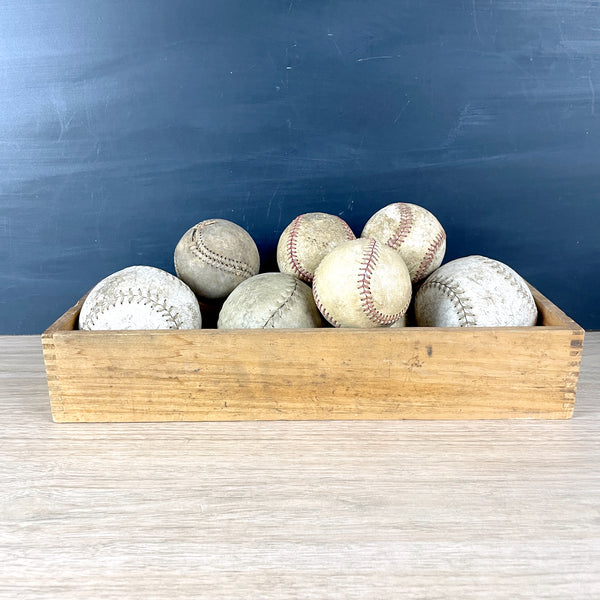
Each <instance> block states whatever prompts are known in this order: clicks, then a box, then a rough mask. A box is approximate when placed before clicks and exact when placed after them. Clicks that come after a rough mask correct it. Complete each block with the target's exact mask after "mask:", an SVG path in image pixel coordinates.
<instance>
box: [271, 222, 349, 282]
mask: <svg viewBox="0 0 600 600" xmlns="http://www.w3.org/2000/svg"><path fill="white" fill-rule="evenodd" d="M354 239H356V236H355V235H354V232H353V231H352V229H351V228H350V226H349V225H348V224H347V223H346V221H344V220H343V219H341V218H340V217H338V216H336V215H330V214H328V213H322V212H313V213H305V214H303V215H299V216H298V217H296V218H295V219H294V220H293V221H292V222H291V223H290V224H289V225H288V226H287V227H286V228H285V229H284V230H283V233H282V234H281V236H280V238H279V243H278V244H277V265H278V266H279V270H280V271H281V272H282V273H290V274H291V275H294V276H295V277H298V278H300V279H302V280H303V281H306V282H307V283H311V282H312V280H313V277H314V275H315V269H316V268H317V267H318V266H319V263H320V262H321V261H322V260H323V258H325V256H327V254H329V253H330V252H331V251H332V250H333V249H334V248H335V247H336V246H339V245H340V244H341V243H342V242H347V241H349V240H354Z"/></svg>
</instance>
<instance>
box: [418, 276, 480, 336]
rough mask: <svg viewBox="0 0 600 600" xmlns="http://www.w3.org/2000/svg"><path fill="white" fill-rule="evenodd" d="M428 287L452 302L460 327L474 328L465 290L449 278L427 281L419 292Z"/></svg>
mask: <svg viewBox="0 0 600 600" xmlns="http://www.w3.org/2000/svg"><path fill="white" fill-rule="evenodd" d="M428 287H434V288H437V289H438V290H439V291H440V292H442V294H444V295H445V296H446V297H447V298H448V299H449V300H450V302H452V306H453V307H454V310H455V311H456V313H457V316H458V320H459V323H460V327H474V326H476V324H477V320H476V316H475V314H474V313H473V306H472V305H471V304H470V303H469V301H468V297H467V295H466V292H465V290H464V289H463V288H462V287H461V286H460V285H459V284H458V283H456V281H454V280H453V279H452V278H450V277H444V278H437V279H427V280H426V281H425V283H424V284H423V285H422V286H421V290H423V289H427V288H428ZM421 290H419V291H421Z"/></svg>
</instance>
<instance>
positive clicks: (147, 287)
mask: <svg viewBox="0 0 600 600" xmlns="http://www.w3.org/2000/svg"><path fill="white" fill-rule="evenodd" d="M445 252H446V233H445V231H444V229H443V227H442V225H441V224H440V222H439V221H438V219H437V218H436V217H435V216H434V215H433V214H432V213H431V212H429V211H428V210H426V209H425V208H423V207H421V206H417V205H415V204H409V203H405V202H397V203H394V204H389V205H388V206H385V207H384V208H382V209H381V210H379V211H377V212H376V213H375V214H373V215H372V216H371V217H370V218H369V219H368V221H367V222H366V224H365V226H364V228H363V230H362V233H361V235H360V237H358V238H357V237H356V236H355V234H354V232H353V231H352V229H351V228H350V227H349V226H348V224H347V223H346V222H345V221H344V220H343V219H341V218H340V217H339V216H336V215H332V214H327V213H322V212H314V213H306V214H302V215H299V216H297V217H296V218H295V219H294V220H293V221H292V222H291V223H290V224H289V225H288V226H287V227H286V228H285V230H284V231H283V232H282V234H281V236H280V238H279V241H278V244H277V265H278V268H279V271H278V272H272V273H259V270H260V256H259V252H258V248H257V245H256V243H255V242H254V240H253V239H252V237H251V236H250V234H249V233H248V232H247V231H246V230H245V229H243V228H242V227H240V226H239V225H237V224H235V223H232V222H231V221H227V220H224V219H208V220H205V221H202V222H200V223H198V224H196V225H194V226H193V227H191V228H190V229H189V230H188V231H186V232H185V234H184V235H183V236H182V237H181V239H180V240H179V242H178V243H177V246H176V247H175V251H174V266H175V272H176V274H177V276H174V275H172V274H170V273H168V272H166V271H163V270H161V269H157V268H155V267H149V266H132V267H128V268H126V269H123V270H121V271H118V272H117V273H113V274H112V275H109V276H108V277H106V278H105V279H103V280H102V281H100V282H99V283H98V284H97V285H96V286H95V287H94V288H93V289H92V290H91V291H90V293H89V294H88V295H87V297H86V299H85V301H84V303H83V305H82V308H81V312H80V316H79V328H80V329H84V330H98V329H198V328H201V327H202V313H203V308H201V307H207V306H212V307H214V306H217V307H218V319H217V323H216V325H217V327H218V328H219V329H248V328H252V329H261V328H262V329H268V328H284V329H285V328H312V327H321V326H327V325H330V326H334V327H360V328H368V327H403V326H406V325H407V322H408V323H409V324H411V325H412V324H414V325H417V326H422V327H431V326H433V327H476V326H479V327H482V326H483V327H485V326H487V327H501V326H529V325H534V324H535V323H536V322H537V316H538V314H537V308H536V304H535V301H534V299H533V296H532V294H531V291H530V289H529V287H528V285H527V283H526V282H525V281H524V280H523V279H522V278H521V277H520V276H519V275H518V274H517V273H516V272H515V271H514V270H513V269H511V268H510V267H508V266H507V265H505V264H503V263H501V262H499V261H497V260H493V259H490V258H487V257H484V256H467V257H463V258H459V259H456V260H453V261H450V262H448V263H446V264H444V265H442V262H443V260H444V255H445ZM409 309H410V315H411V317H410V319H409V320H408V321H407V315H408V313H409Z"/></svg>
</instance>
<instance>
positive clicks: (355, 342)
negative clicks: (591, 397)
mask: <svg viewBox="0 0 600 600" xmlns="http://www.w3.org/2000/svg"><path fill="white" fill-rule="evenodd" d="M572 336H573V332H572V331H570V330H563V329H558V328H557V329H546V328H540V327H538V328H521V329H512V328H511V329H505V330H498V329H493V330H490V329H471V330H441V329H421V328H411V329H405V330H399V329H396V330H377V331H366V330H345V331H340V330H325V331H317V330H302V331H293V330H288V331H279V332H277V331H273V332H264V331H235V332H233V331H232V332H223V331H208V330H205V331H188V332H176V333H175V332H143V335H142V333H141V332H91V333H90V332H78V333H77V334H76V335H73V333H71V334H68V333H66V332H65V333H58V334H55V336H54V352H55V355H56V359H57V367H56V370H55V372H56V376H57V378H58V382H59V387H60V397H61V404H60V408H61V409H62V410H57V411H56V412H54V407H53V415H54V418H55V419H56V420H64V421H156V420H159V421H164V420H242V419H250V420H256V419H406V418H413V419H414V418H420V419H435V418H440V419H441V418H443V419H475V418H515V417H520V418H523V417H529V418H568V417H569V416H570V415H571V413H572V408H573V399H574V389H573V384H574V382H575V383H576V371H575V368H576V366H578V363H577V365H576V362H577V356H575V355H572V354H571V353H572V352H574V351H577V348H575V350H574V349H573V348H572V346H571V345H570V341H571V338H572ZM579 353H580V349H579ZM58 406H59V405H57V407H58Z"/></svg>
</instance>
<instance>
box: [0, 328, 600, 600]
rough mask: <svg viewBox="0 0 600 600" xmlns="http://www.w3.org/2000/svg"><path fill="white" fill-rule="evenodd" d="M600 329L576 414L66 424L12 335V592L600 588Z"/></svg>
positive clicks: (7, 488) (60, 595)
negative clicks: (565, 417)
mask: <svg viewBox="0 0 600 600" xmlns="http://www.w3.org/2000/svg"><path fill="white" fill-rule="evenodd" d="M599 367H600V333H588V334H587V336H586V341H585V346H584V358H583V365H582V371H581V375H580V379H579V390H578V395H577V401H576V405H575V415H574V417H573V419H572V420H569V421H472V422H422V421H409V422H407V421H400V422H387V421H386V422H262V423H255V422H247V423H170V424H68V425H67V424H61V425H59V424H54V423H53V422H52V421H51V416H50V408H49V400H48V393H47V387H46V380H45V373H44V366H43V360H42V353H41V342H40V339H39V337H0V419H1V423H2V425H1V427H0V598H3V599H4V598H6V599H11V600H12V599H15V598H27V599H28V598H48V599H52V600H57V599H60V600H62V599H71V598H93V599H103V598H120V599H134V600H135V599H138V598H140V599H141V598H143V599H149V598H168V599H170V600H177V599H179V598H244V599H250V598H261V599H262V598H264V599H270V598H284V599H287V598H339V599H344V600H351V599H354V598H356V599H361V600H363V599H371V598H372V599H383V598H427V599H437V598H439V599H453V598H457V599H461V600H467V599H470V598H485V599H497V598H507V599H509V598H510V599H511V600H517V599H520V598H532V599H533V598H535V599H536V600H542V599H546V598H556V599H559V598H560V599H569V600H571V599H583V598H590V599H594V600H597V599H598V598H600V375H599V372H600V369H599Z"/></svg>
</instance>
